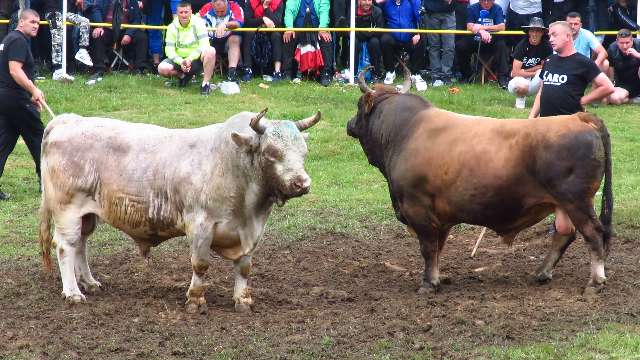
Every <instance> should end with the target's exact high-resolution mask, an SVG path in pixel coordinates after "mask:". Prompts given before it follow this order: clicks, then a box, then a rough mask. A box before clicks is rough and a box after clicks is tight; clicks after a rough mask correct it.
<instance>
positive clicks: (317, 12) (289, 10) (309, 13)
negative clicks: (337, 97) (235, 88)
mask: <svg viewBox="0 0 640 360" xmlns="http://www.w3.org/2000/svg"><path fill="white" fill-rule="evenodd" d="M284 26H285V27H286V28H289V29H290V28H294V27H300V28H301V27H312V28H326V27H327V26H329V0H287V4H286V5H285V8H284ZM315 39H316V35H315V34H314V33H308V34H307V33H301V34H296V33H294V32H293V31H286V32H285V33H284V35H282V40H283V41H284V57H283V59H282V67H283V68H284V76H285V77H286V78H292V76H293V74H292V71H293V57H294V53H295V51H296V47H297V45H298V44H305V43H309V42H313V43H315V42H316V41H315ZM317 39H318V40H317V42H318V43H319V47H320V52H321V53H322V60H323V63H324V65H323V68H322V70H321V72H320V78H319V81H320V84H322V86H329V84H331V78H332V76H333V61H334V57H333V42H332V37H331V33H330V32H328V31H322V30H321V31H319V32H318V34H317ZM299 65H300V64H298V66H299Z"/></svg>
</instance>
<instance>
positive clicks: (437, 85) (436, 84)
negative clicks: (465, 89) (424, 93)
mask: <svg viewBox="0 0 640 360" xmlns="http://www.w3.org/2000/svg"><path fill="white" fill-rule="evenodd" d="M431 86H433V87H439V86H444V81H442V80H440V79H436V80H435V81H434V82H433V83H432V84H431Z"/></svg>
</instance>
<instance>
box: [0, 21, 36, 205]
mask: <svg viewBox="0 0 640 360" xmlns="http://www.w3.org/2000/svg"><path fill="white" fill-rule="evenodd" d="M39 21H40V16H39V15H38V13H37V12H35V11H33V10H30V9H26V10H23V11H22V13H21V14H20V19H19V20H18V28H17V29H16V30H14V31H12V32H11V33H9V35H7V36H6V37H5V38H4V40H3V41H2V44H1V45H0V176H2V172H3V170H4V164H5V163H6V162H7V158H8V157H9V154H10V153H11V152H12V151H13V148H14V147H15V146H16V142H17V141H18V137H19V136H20V135H22V138H23V139H24V142H25V144H27V147H28V148H29V151H30V152H31V156H32V157H33V161H34V162H35V163H36V173H37V174H38V177H40V144H41V143H42V134H43V132H44V126H43V125H42V121H40V110H42V106H43V104H44V94H43V93H42V91H40V89H38V88H37V87H36V86H35V84H34V83H33V76H34V68H35V66H34V62H33V55H32V54H31V50H30V47H29V38H32V37H34V36H36V34H37V33H38V27H39ZM8 198H9V195H7V194H5V193H3V192H0V200H6V199H8Z"/></svg>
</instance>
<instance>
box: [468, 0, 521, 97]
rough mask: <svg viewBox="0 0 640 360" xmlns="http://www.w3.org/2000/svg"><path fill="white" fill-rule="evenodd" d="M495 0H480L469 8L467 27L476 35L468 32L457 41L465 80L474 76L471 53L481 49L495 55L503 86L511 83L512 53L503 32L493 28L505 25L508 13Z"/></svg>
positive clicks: (501, 28)
mask: <svg viewBox="0 0 640 360" xmlns="http://www.w3.org/2000/svg"><path fill="white" fill-rule="evenodd" d="M494 1H495V0H480V1H479V2H478V3H476V4H473V5H469V7H468V8H467V30H469V31H471V32H473V34H474V36H465V37H464V38H462V39H460V40H458V42H457V43H456V53H457V58H458V63H459V65H460V72H462V76H463V79H462V80H463V81H468V80H469V79H470V78H471V76H472V70H471V65H470V62H471V55H472V54H473V53H475V52H476V51H478V49H479V51H480V53H481V54H484V56H485V57H488V56H491V55H493V56H494V57H495V61H496V64H497V66H498V83H499V84H500V87H501V88H503V89H506V88H507V85H508V84H509V53H508V51H507V46H506V44H505V41H504V37H502V36H492V35H491V33H492V32H496V31H503V30H504V29H505V23H504V14H503V12H502V8H501V7H500V5H497V4H495V2H494Z"/></svg>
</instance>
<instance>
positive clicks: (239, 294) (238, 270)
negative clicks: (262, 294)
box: [233, 255, 253, 312]
mask: <svg viewBox="0 0 640 360" xmlns="http://www.w3.org/2000/svg"><path fill="white" fill-rule="evenodd" d="M233 272H234V274H235V286H234V288H233V302H234V303H235V310H236V311H237V312H247V311H251V306H252V305H253V299H252V298H251V288H250V287H249V273H250V272H251V255H243V256H241V257H240V258H239V259H237V260H236V261H234V263H233Z"/></svg>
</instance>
